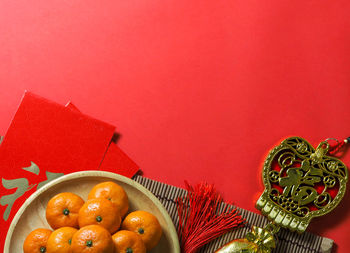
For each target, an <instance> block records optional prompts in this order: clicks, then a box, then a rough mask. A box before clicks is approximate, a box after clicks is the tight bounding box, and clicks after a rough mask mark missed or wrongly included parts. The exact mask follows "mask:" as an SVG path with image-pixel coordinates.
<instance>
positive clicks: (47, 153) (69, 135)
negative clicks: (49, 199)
mask: <svg viewBox="0 0 350 253" xmlns="http://www.w3.org/2000/svg"><path fill="white" fill-rule="evenodd" d="M67 107H68V108H67ZM67 107H65V106H62V105H60V104H57V103H54V102H52V101H49V100H46V99H44V98H41V97H39V96H36V95H34V94H32V93H30V92H26V93H25V95H24V97H23V99H22V102H21V104H20V106H19V108H18V110H17V112H16V114H15V116H14V118H13V120H12V122H11V125H10V127H9V129H8V131H7V133H6V135H5V137H4V138H3V141H2V142H1V145H0V173H1V186H0V193H1V194H0V196H1V197H0V211H1V212H0V220H1V228H0V236H1V239H0V248H2V249H3V247H4V242H5V237H6V233H7V230H8V228H9V226H10V224H11V221H12V219H13V217H14V215H15V214H16V212H17V210H18V209H19V208H20V207H21V205H22V204H23V203H24V201H25V200H26V199H27V198H28V197H29V196H30V195H31V194H32V193H33V192H35V191H36V190H37V189H39V188H40V187H42V186H43V185H44V184H46V183H47V182H49V181H51V180H53V179H55V178H57V177H59V176H62V175H64V174H69V173H72V172H76V171H82V170H98V169H103V170H108V171H111V172H116V173H119V174H122V175H125V176H129V177H132V176H133V175H134V174H135V173H136V172H137V171H138V169H139V168H138V166H137V165H136V164H135V163H134V162H133V161H132V160H131V159H130V158H129V157H128V156H127V155H125V153H124V152H122V151H121V150H120V149H119V148H118V147H117V146H116V144H115V143H113V142H111V139H112V137H113V135H114V131H115V127H114V126H112V125H110V124H107V123H104V122H102V121H99V120H96V119H93V118H91V117H89V116H87V115H84V114H82V113H81V112H79V111H78V110H77V108H76V107H74V106H73V105H71V104H69V105H68V106H67ZM104 160H106V161H104Z"/></svg>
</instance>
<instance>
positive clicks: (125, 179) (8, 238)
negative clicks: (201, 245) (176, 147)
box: [4, 170, 180, 253]
mask: <svg viewBox="0 0 350 253" xmlns="http://www.w3.org/2000/svg"><path fill="white" fill-rule="evenodd" d="M81 177H107V178H111V179H115V180H118V181H122V182H123V183H126V184H128V185H130V186H132V187H135V188H137V189H138V190H140V191H142V192H143V193H144V194H145V195H146V196H147V197H148V198H150V199H151V200H152V202H154V203H155V204H156V206H157V207H158V208H159V211H160V212H161V213H162V215H163V216H164V219H165V221H166V223H167V228H168V229H169V232H170V238H171V240H172V245H173V247H174V249H175V252H180V244H179V239H178V235H177V232H176V229H175V225H174V223H173V221H172V219H171V218H170V215H169V213H168V211H167V210H166V209H165V207H164V206H163V204H162V203H161V202H160V201H159V200H158V199H157V197H156V196H155V195H154V194H153V193H152V192H150V191H149V190H148V189H147V188H145V187H144V186H143V185H141V184H139V183H138V182H136V181H134V180H132V179H130V178H128V177H125V176H122V175H119V174H116V173H113V172H108V171H100V170H88V171H79V172H73V173H69V174H66V175H63V176H61V177H59V178H57V179H54V180H52V181H51V182H49V183H47V184H45V185H44V186H43V187H41V188H40V189H39V190H37V191H35V192H34V193H33V194H32V195H31V196H30V197H29V198H28V199H27V200H26V201H25V202H24V203H23V205H22V206H21V207H20V209H18V211H17V213H16V214H15V216H14V218H13V220H12V221H11V225H10V227H9V230H8V231H7V234H6V238H5V244H4V253H9V247H10V241H11V239H12V235H13V232H14V229H15V227H16V225H17V223H18V221H19V219H20V217H21V216H22V214H23V212H24V211H25V210H26V208H27V207H28V206H29V205H30V204H31V202H32V201H33V200H34V199H36V198H37V197H38V196H40V195H41V194H42V193H43V192H45V191H47V190H48V189H50V188H51V187H53V186H55V185H57V184H59V183H61V182H64V181H66V180H72V179H76V178H81Z"/></svg>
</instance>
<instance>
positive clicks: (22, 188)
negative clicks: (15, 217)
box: [0, 162, 64, 221]
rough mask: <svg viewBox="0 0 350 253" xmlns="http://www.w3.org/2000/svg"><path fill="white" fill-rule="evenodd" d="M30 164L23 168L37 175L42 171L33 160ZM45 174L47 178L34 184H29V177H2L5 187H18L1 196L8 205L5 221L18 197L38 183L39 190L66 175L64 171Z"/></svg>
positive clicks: (1, 201) (9, 188)
mask: <svg viewBox="0 0 350 253" xmlns="http://www.w3.org/2000/svg"><path fill="white" fill-rule="evenodd" d="M30 164H31V165H30V166H29V167H24V168H22V169H23V170H25V171H28V172H30V173H33V174H35V175H39V173H40V169H39V167H38V166H37V165H36V164H35V163H33V162H30ZM45 174H46V178H47V180H45V181H42V182H40V183H39V184H32V185H29V182H28V179H26V178H17V179H10V180H8V179H4V178H2V185H3V187H4V188H6V189H8V190H11V189H16V191H15V192H14V193H12V194H9V195H4V196H1V198H0V204H1V205H2V206H6V205H7V207H6V210H5V212H4V214H3V219H4V220H5V221H7V220H8V218H9V217H10V213H11V210H12V207H13V204H14V203H15V201H16V200H17V199H18V198H20V197H22V196H23V195H24V194H25V193H26V192H27V191H29V190H31V189H32V188H33V187H35V186H36V185H37V190H38V189H40V188H41V187H43V186H44V185H45V184H47V183H48V182H50V181H52V180H54V179H56V178H58V177H60V176H63V175H64V174H63V173H53V172H49V171H46V172H45Z"/></svg>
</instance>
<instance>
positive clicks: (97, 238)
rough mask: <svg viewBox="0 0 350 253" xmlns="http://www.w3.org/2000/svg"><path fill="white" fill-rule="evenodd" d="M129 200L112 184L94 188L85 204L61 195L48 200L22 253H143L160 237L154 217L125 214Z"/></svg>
mask: <svg viewBox="0 0 350 253" xmlns="http://www.w3.org/2000/svg"><path fill="white" fill-rule="evenodd" d="M128 210H129V200H128V196H127V194H126V192H125V191H124V189H123V188H122V187H121V186H120V185H118V184H116V183H114V182H103V183H100V184H97V185H95V186H94V187H93V188H92V190H91V191H90V193H89V195H88V198H87V201H86V202H85V201H84V200H83V199H82V198H81V197H80V196H78V195H76V194H74V193H71V192H63V193H59V194H57V195H55V196H54V197H53V198H51V199H50V200H49V202H48V204H47V207H46V220H47V222H48V223H49V225H50V226H51V228H52V229H53V231H52V230H50V229H46V228H38V229H35V230H34V231H32V232H31V233H29V235H28V236H27V237H26V239H25V241H24V243H23V252H24V253H145V252H146V251H149V250H151V249H152V248H154V247H155V246H156V245H157V244H158V242H159V240H160V237H161V235H162V229H161V226H160V224H159V222H158V220H157V218H156V217H155V216H154V215H153V214H151V213H149V212H146V211H134V212H131V213H129V214H128Z"/></svg>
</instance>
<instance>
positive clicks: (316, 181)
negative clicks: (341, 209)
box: [256, 137, 348, 233]
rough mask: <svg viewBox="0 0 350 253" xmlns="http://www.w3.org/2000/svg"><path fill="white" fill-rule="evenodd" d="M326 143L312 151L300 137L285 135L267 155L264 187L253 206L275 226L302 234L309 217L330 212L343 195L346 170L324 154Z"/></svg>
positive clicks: (346, 178)
mask: <svg viewBox="0 0 350 253" xmlns="http://www.w3.org/2000/svg"><path fill="white" fill-rule="evenodd" d="M328 149H329V144H328V142H326V141H324V142H321V143H320V144H319V145H318V147H317V149H316V150H315V149H314V148H313V147H312V146H311V145H310V144H309V143H308V142H307V141H306V140H304V139H303V138H300V137H291V138H288V139H286V140H284V141H282V143H281V144H280V145H278V146H277V147H275V148H274V149H273V150H272V151H271V152H270V153H269V155H268V156H267V158H266V160H265V163H264V169H263V182H264V185H265V190H264V192H263V194H262V195H261V197H260V198H259V200H258V201H257V203H256V206H257V208H258V209H259V210H261V211H262V213H263V214H265V215H267V216H268V218H269V219H270V220H271V221H273V222H275V223H276V224H277V225H279V226H282V227H285V228H288V229H290V230H292V231H298V232H299V233H302V232H304V231H305V230H306V228H307V226H308V225H309V223H310V220H311V219H312V218H313V217H317V216H321V215H324V214H327V213H329V212H330V211H332V210H333V209H334V208H335V207H336V206H337V205H338V204H339V203H340V201H341V199H342V198H343V196H344V194H345V188H346V182H347V180H348V171H347V168H346V166H345V164H344V163H342V162H341V161H340V160H338V159H336V158H334V157H331V156H327V155H326V154H327V152H328Z"/></svg>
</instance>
